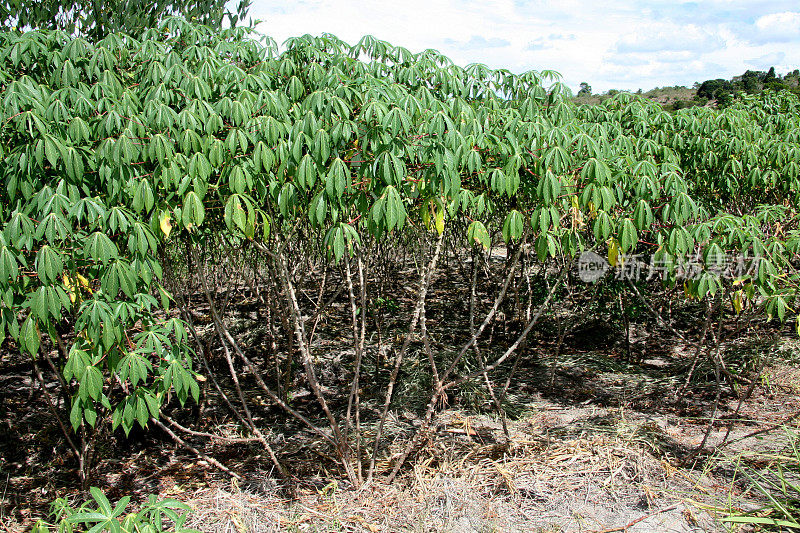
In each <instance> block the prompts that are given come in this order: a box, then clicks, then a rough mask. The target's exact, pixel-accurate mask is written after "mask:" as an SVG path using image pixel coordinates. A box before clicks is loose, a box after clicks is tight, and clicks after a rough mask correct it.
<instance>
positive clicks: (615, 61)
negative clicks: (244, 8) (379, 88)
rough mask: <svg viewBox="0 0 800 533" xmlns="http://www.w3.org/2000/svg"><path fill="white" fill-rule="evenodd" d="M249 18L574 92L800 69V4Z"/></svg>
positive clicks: (568, 6) (409, 5) (328, 11)
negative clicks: (529, 75)
mask: <svg viewBox="0 0 800 533" xmlns="http://www.w3.org/2000/svg"><path fill="white" fill-rule="evenodd" d="M251 15H252V16H253V17H254V18H260V19H262V20H263V21H264V23H263V24H262V25H261V26H259V30H260V31H262V32H263V33H266V34H267V35H271V36H272V37H274V38H275V39H276V40H277V41H278V42H282V41H283V40H285V39H286V38H287V37H290V36H296V35H302V34H306V33H311V34H315V35H319V34H321V33H323V32H328V33H333V34H335V35H337V36H338V37H340V38H342V39H344V40H345V41H348V42H351V43H353V42H356V41H357V40H358V39H360V38H361V36H363V35H365V34H371V35H375V36H376V37H378V38H380V39H385V40H387V41H389V42H390V43H392V44H395V45H402V46H404V47H406V48H408V49H410V50H412V51H419V50H424V49H426V48H435V49H437V50H439V51H441V52H442V53H444V54H446V55H448V56H449V57H450V58H451V59H453V61H455V62H456V63H458V64H461V65H466V64H468V63H473V62H481V63H486V64H487V65H489V66H490V67H494V68H501V67H502V68H508V69H509V70H512V71H514V72H523V71H525V70H531V69H536V70H542V69H554V70H557V71H559V72H561V73H562V74H563V75H564V81H565V82H566V83H567V84H568V85H569V86H570V87H572V88H573V89H574V90H577V88H578V85H579V84H580V82H582V81H586V82H588V83H589V84H591V85H592V87H593V88H594V90H595V91H604V90H607V89H610V88H618V89H636V88H639V87H641V88H644V89H647V88H649V87H654V86H665V85H675V84H681V85H691V84H692V83H694V82H695V81H703V80H705V79H709V78H720V77H722V78H729V77H731V76H734V75H737V74H741V73H742V72H744V71H745V70H747V69H748V68H754V66H755V63H754V62H759V61H760V62H761V63H759V65H762V66H759V67H756V68H760V69H763V68H768V67H769V66H770V65H769V64H767V63H769V62H771V61H773V60H774V63H775V67H776V68H778V70H779V72H785V70H786V69H788V68H791V69H794V68H797V67H800V13H797V0H770V1H769V2H765V1H764V0H704V1H703V2H699V1H692V0H624V1H621V0H607V1H606V2H602V3H600V2H586V1H585V0H560V1H559V2H552V1H549V0H482V1H480V2H476V1H474V0H407V1H404V2H403V3H402V4H400V3H396V2H375V1H369V0H299V1H297V2H294V3H288V4H287V3H285V2H276V1H273V0H254V2H253V7H252V9H251ZM780 53H783V54H784V55H783V56H780ZM779 58H781V59H780V61H778V59H779ZM782 68H783V69H784V70H781V69H782Z"/></svg>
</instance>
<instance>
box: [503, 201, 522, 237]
mask: <svg viewBox="0 0 800 533" xmlns="http://www.w3.org/2000/svg"><path fill="white" fill-rule="evenodd" d="M524 226H525V222H524V219H523V217H522V214H521V213H520V212H519V211H517V210H516V209H514V210H512V211H510V212H509V213H508V215H506V219H505V221H504V222H503V240H504V241H505V242H512V241H518V240H519V239H520V237H522V232H523V230H524Z"/></svg>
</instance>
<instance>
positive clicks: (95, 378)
mask: <svg viewBox="0 0 800 533" xmlns="http://www.w3.org/2000/svg"><path fill="white" fill-rule="evenodd" d="M79 381H80V385H79V387H78V396H79V397H80V399H81V400H83V401H84V402H85V401H87V400H88V399H89V398H91V399H92V400H97V399H99V398H100V394H101V393H102V392H103V374H102V372H100V369H99V368H97V367H96V366H92V365H88V366H87V367H86V368H85V370H84V371H83V375H82V376H81V378H80V380H79Z"/></svg>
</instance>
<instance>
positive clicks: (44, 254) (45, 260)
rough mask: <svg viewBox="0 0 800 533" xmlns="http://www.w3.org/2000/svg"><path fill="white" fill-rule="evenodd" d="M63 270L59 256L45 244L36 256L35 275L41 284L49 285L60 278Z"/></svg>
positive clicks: (62, 262)
mask: <svg viewBox="0 0 800 533" xmlns="http://www.w3.org/2000/svg"><path fill="white" fill-rule="evenodd" d="M63 270H64V261H63V259H62V258H61V254H60V253H59V252H58V251H56V250H55V249H53V248H51V247H50V246H49V245H47V244H45V245H44V246H42V247H41V248H40V249H39V252H38V253H37V254H36V274H37V275H38V276H39V279H40V280H41V281H42V283H44V284H46V285H49V284H52V283H55V282H56V280H58V279H59V278H60V277H61V272H62V271H63Z"/></svg>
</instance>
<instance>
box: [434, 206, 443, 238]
mask: <svg viewBox="0 0 800 533" xmlns="http://www.w3.org/2000/svg"><path fill="white" fill-rule="evenodd" d="M436 231H437V232H438V233H439V235H441V234H442V232H443V231H444V209H441V210H437V211H436Z"/></svg>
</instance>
